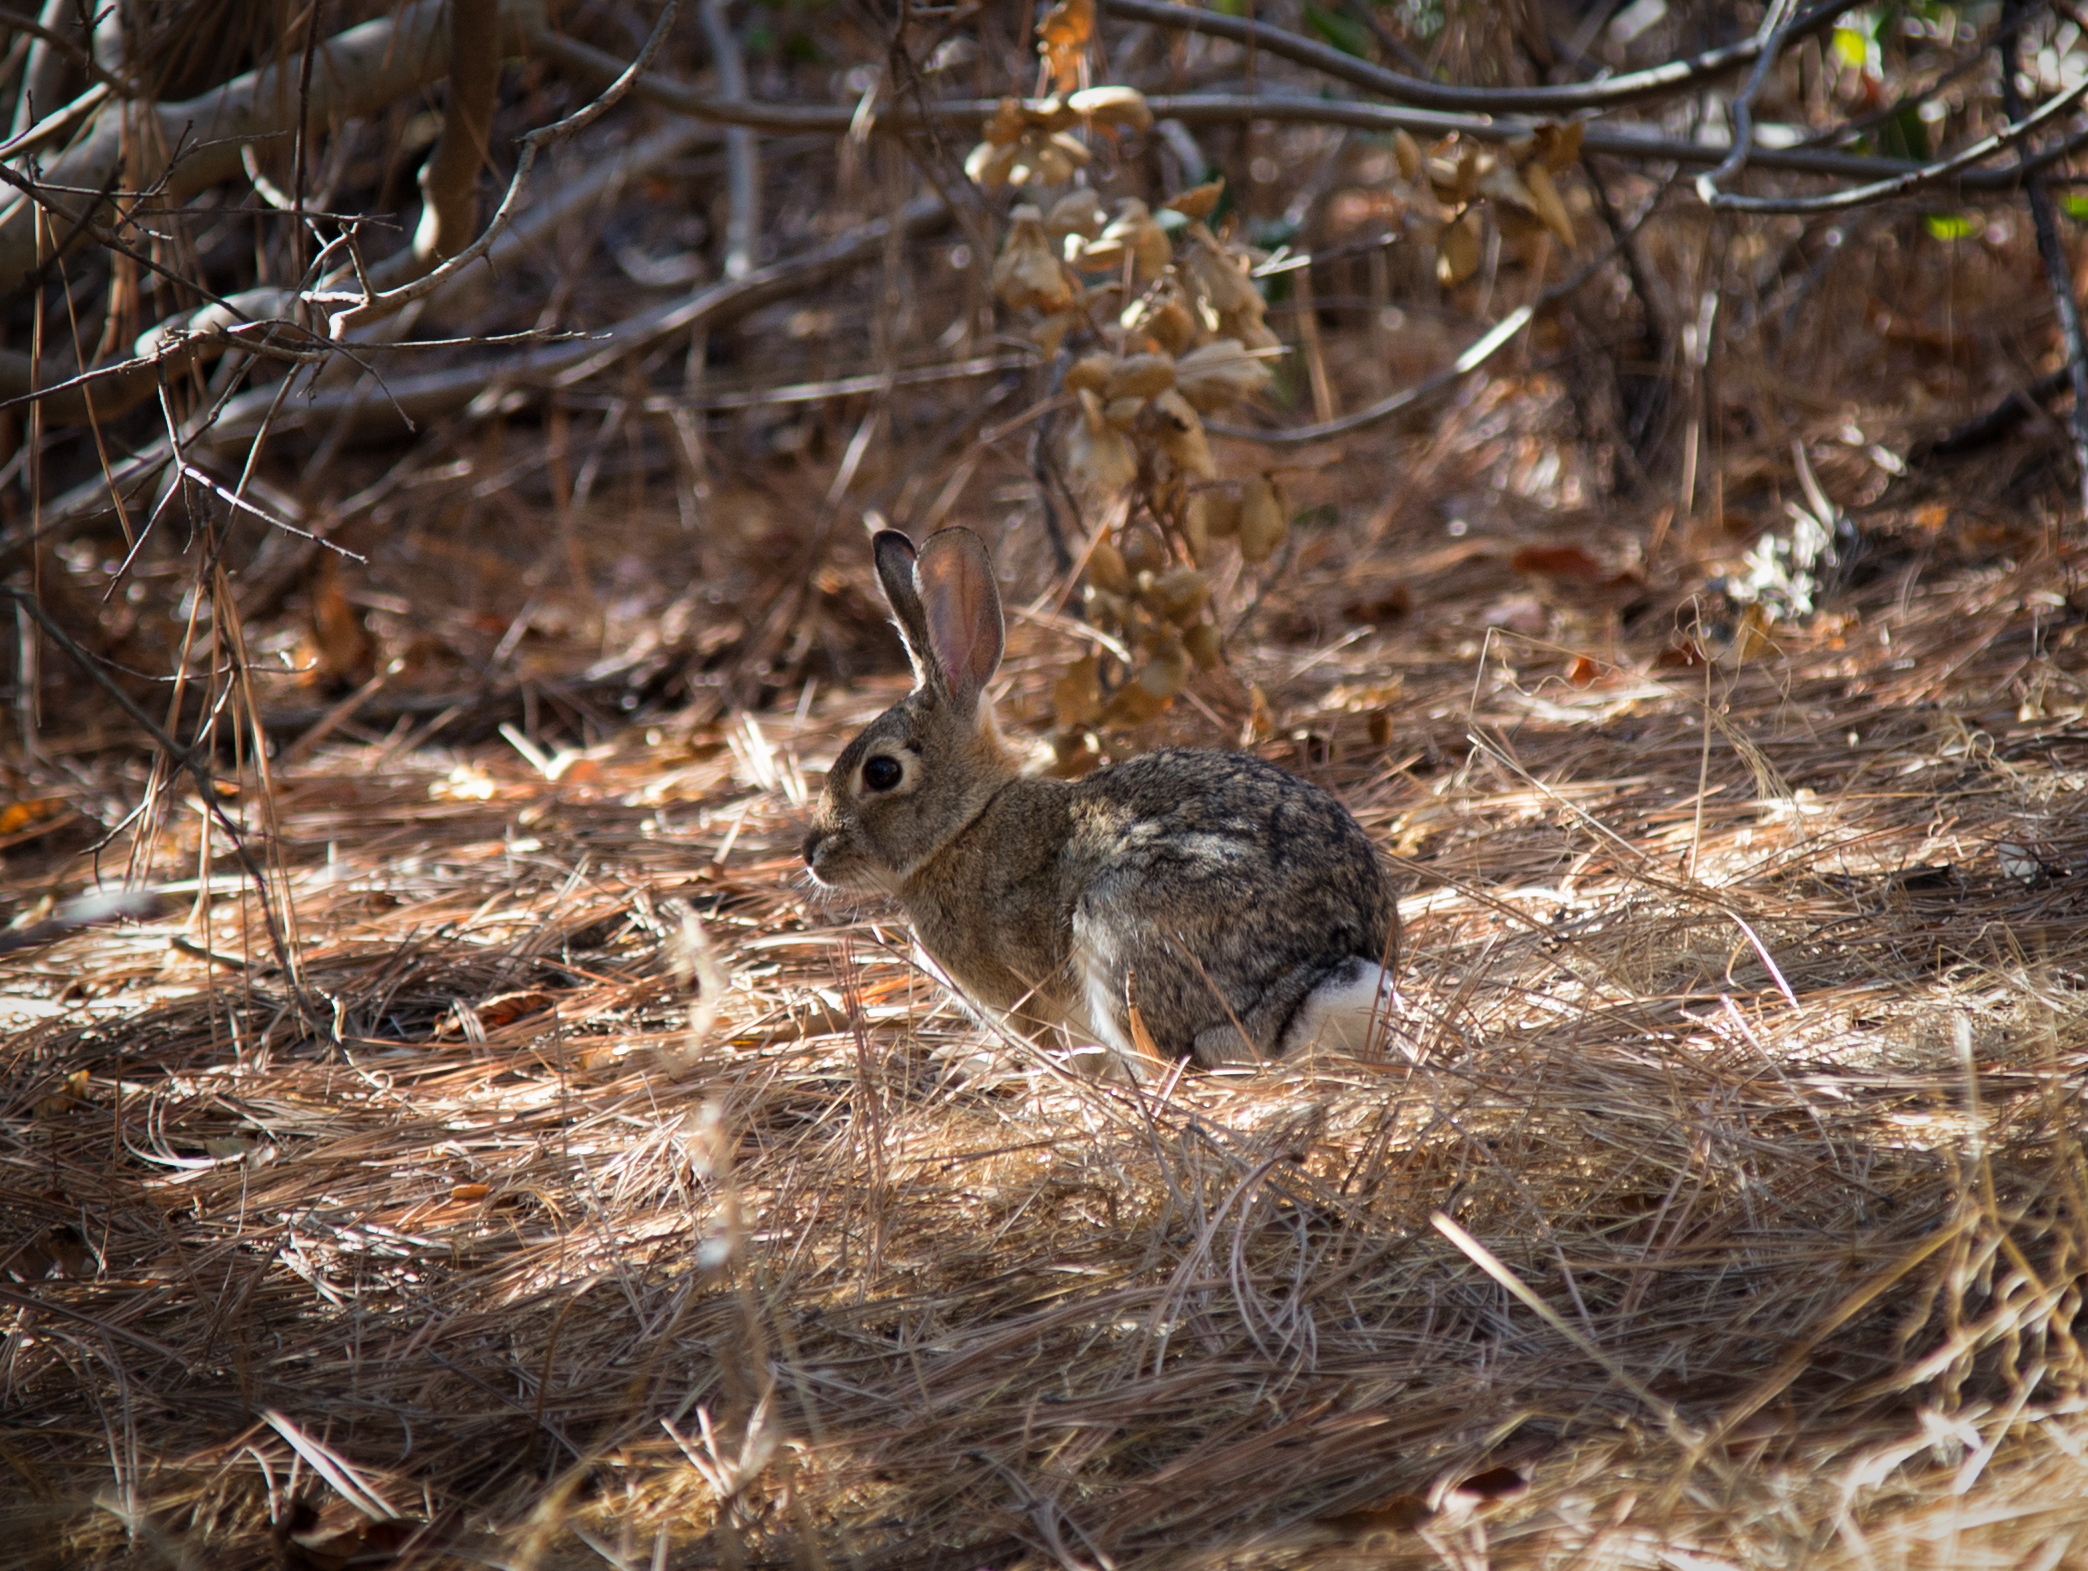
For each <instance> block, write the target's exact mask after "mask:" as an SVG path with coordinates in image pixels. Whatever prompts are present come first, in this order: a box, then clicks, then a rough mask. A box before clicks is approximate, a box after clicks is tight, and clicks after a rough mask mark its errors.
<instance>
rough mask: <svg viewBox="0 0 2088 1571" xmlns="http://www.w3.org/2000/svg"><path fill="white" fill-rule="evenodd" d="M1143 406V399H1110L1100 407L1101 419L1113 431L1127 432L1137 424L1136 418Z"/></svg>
mask: <svg viewBox="0 0 2088 1571" xmlns="http://www.w3.org/2000/svg"><path fill="white" fill-rule="evenodd" d="M1145 406H1146V401H1145V400H1144V399H1143V398H1112V399H1111V400H1110V401H1109V402H1108V403H1106V404H1104V405H1103V406H1102V418H1103V419H1104V420H1107V421H1108V422H1109V424H1110V426H1111V427H1112V428H1113V429H1115V430H1118V431H1128V430H1130V429H1131V428H1132V427H1133V426H1135V425H1136V424H1138V417H1139V415H1140V414H1141V413H1142V412H1143V411H1144V409H1145Z"/></svg>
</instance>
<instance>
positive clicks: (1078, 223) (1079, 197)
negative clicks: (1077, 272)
mask: <svg viewBox="0 0 2088 1571" xmlns="http://www.w3.org/2000/svg"><path fill="white" fill-rule="evenodd" d="M1108 222H1109V215H1108V214H1107V213H1105V212H1103V210H1102V199H1101V198H1100V197H1098V196H1096V195H1095V193H1094V192H1093V191H1091V190H1089V189H1088V188H1087V187H1086V186H1082V187H1080V189H1078V190H1076V191H1068V192H1067V193H1066V194H1065V195H1064V196H1062V197H1060V198H1059V199H1058V200H1057V201H1056V202H1054V203H1052V204H1051V211H1050V212H1049V213H1047V214H1046V215H1045V217H1044V232H1045V233H1046V234H1048V235H1050V236H1051V242H1052V244H1053V245H1055V246H1057V247H1058V248H1059V249H1060V250H1061V251H1063V250H1064V249H1065V245H1066V237H1067V236H1068V235H1079V236H1080V237H1081V238H1082V239H1083V240H1092V239H1094V238H1095V236H1097V235H1099V234H1100V233H1101V232H1102V228H1103V226H1104V225H1105V224H1107V223H1108Z"/></svg>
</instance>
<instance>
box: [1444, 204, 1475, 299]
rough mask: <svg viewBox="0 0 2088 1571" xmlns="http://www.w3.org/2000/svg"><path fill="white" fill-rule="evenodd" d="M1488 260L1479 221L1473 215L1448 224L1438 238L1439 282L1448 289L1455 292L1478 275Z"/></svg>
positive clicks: (1461, 217) (1462, 215)
mask: <svg viewBox="0 0 2088 1571" xmlns="http://www.w3.org/2000/svg"><path fill="white" fill-rule="evenodd" d="M1485 258H1486V247H1485V245H1484V243H1483V242H1482V241H1481V240H1480V238H1479V220H1478V219H1477V218H1476V217H1474V216H1473V215H1472V214H1470V213H1464V214H1461V215H1460V216H1459V217H1458V219H1457V221H1456V222H1455V223H1451V224H1445V225H1444V226H1443V232H1442V233H1441V234H1439V235H1437V236H1436V279H1437V281H1438V282H1439V283H1441V284H1442V286H1443V287H1444V288H1445V289H1454V288H1455V287H1456V286H1457V285H1459V284H1461V283H1463V282H1464V281H1465V280H1466V279H1467V278H1470V277H1471V276H1472V275H1473V274H1474V273H1476V272H1478V271H1479V264H1480V263H1481V262H1482V261H1484V260H1485Z"/></svg>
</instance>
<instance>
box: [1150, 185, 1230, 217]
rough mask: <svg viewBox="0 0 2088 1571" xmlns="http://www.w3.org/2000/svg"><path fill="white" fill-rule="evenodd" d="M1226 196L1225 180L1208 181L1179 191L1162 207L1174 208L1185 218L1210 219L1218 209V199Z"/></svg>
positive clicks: (1163, 203) (1162, 204)
mask: <svg viewBox="0 0 2088 1571" xmlns="http://www.w3.org/2000/svg"><path fill="white" fill-rule="evenodd" d="M1224 194H1225V179H1224V177H1223V176H1222V175H1221V176H1220V177H1219V178H1218V179H1216V180H1207V181H1205V182H1204V183H1203V184H1202V185H1194V186H1191V187H1190V188H1189V189H1188V190H1186V191H1178V192H1176V193H1175V194H1174V195H1173V196H1171V197H1169V198H1168V199H1167V200H1166V201H1165V202H1162V203H1161V204H1160V205H1161V206H1162V207H1170V208H1173V209H1174V210H1175V211H1176V212H1177V213H1180V214H1181V215H1182V216H1183V217H1184V218H1209V217H1210V216H1211V214H1212V213H1213V212H1214V211H1215V210H1216V209H1217V206H1218V199H1219V198H1220V197H1221V196H1223V195H1224Z"/></svg>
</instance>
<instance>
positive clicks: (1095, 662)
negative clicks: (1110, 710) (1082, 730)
mask: <svg viewBox="0 0 2088 1571" xmlns="http://www.w3.org/2000/svg"><path fill="white" fill-rule="evenodd" d="M1101 673H1102V662H1101V660H1100V659H1099V658H1098V657H1096V656H1094V655H1091V654H1090V655H1083V656H1081V657H1080V659H1078V660H1076V661H1074V662H1073V663H1072V664H1071V665H1069V666H1067V667H1066V670H1065V673H1064V674H1063V675H1062V676H1060V677H1059V679H1058V681H1057V682H1055V683H1053V684H1052V688H1051V707H1052V710H1053V711H1054V713H1056V714H1057V716H1058V723H1059V727H1060V729H1061V730H1067V731H1071V730H1074V729H1076V728H1078V727H1081V726H1090V725H1093V724H1094V723H1095V722H1096V721H1098V720H1100V719H1101V718H1102V674H1101Z"/></svg>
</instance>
